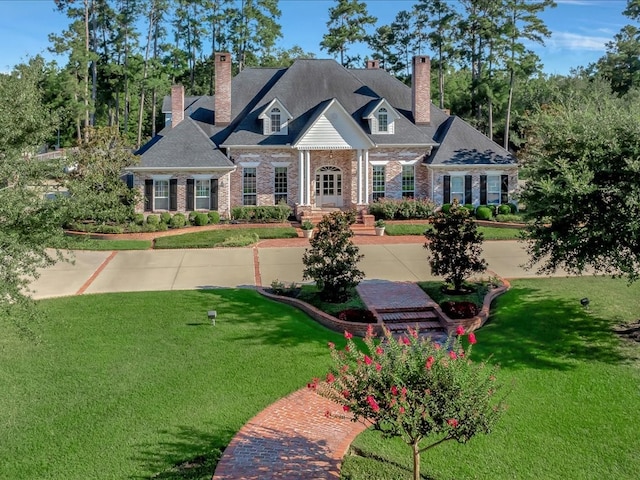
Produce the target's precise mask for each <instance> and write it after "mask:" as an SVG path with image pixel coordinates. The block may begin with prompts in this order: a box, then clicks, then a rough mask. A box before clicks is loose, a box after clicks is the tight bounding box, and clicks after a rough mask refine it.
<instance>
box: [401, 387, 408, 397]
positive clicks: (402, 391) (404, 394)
mask: <svg viewBox="0 0 640 480" xmlns="http://www.w3.org/2000/svg"><path fill="white" fill-rule="evenodd" d="M400 395H401V396H402V397H406V396H407V387H402V390H401V391H400Z"/></svg>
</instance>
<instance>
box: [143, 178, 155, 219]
mask: <svg viewBox="0 0 640 480" xmlns="http://www.w3.org/2000/svg"><path fill="white" fill-rule="evenodd" d="M151 210H153V180H149V179H147V180H145V181H144V211H145V212H150V211H151Z"/></svg>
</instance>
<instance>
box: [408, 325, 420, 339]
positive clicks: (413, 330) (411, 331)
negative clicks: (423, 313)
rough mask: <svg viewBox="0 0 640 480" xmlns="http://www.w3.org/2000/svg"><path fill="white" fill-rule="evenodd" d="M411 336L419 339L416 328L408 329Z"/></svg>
mask: <svg viewBox="0 0 640 480" xmlns="http://www.w3.org/2000/svg"><path fill="white" fill-rule="evenodd" d="M407 330H408V332H409V335H411V336H412V337H413V338H418V331H417V330H416V329H415V328H412V327H409V328H408V329H407Z"/></svg>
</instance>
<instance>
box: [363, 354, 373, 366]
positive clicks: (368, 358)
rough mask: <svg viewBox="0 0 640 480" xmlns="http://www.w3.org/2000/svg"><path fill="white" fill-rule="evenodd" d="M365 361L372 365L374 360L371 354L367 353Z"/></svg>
mask: <svg viewBox="0 0 640 480" xmlns="http://www.w3.org/2000/svg"><path fill="white" fill-rule="evenodd" d="M364 363H365V364H366V365H371V363H373V360H372V359H371V357H370V356H369V355H365V356H364Z"/></svg>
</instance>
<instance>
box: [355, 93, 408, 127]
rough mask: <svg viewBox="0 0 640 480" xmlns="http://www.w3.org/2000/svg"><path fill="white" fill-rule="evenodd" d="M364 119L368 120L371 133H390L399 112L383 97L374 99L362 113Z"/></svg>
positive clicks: (398, 116)
mask: <svg viewBox="0 0 640 480" xmlns="http://www.w3.org/2000/svg"><path fill="white" fill-rule="evenodd" d="M362 118H363V119H364V120H368V121H369V128H370V129H371V134H372V135H392V134H393V133H394V131H395V121H396V120H397V119H398V118H400V114H399V113H398V112H397V111H396V110H395V108H393V107H392V106H391V104H390V103H389V102H387V101H386V100H385V99H384V98H381V99H379V100H374V101H373V102H371V104H369V106H368V107H367V108H366V109H365V111H364V112H363V114H362Z"/></svg>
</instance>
